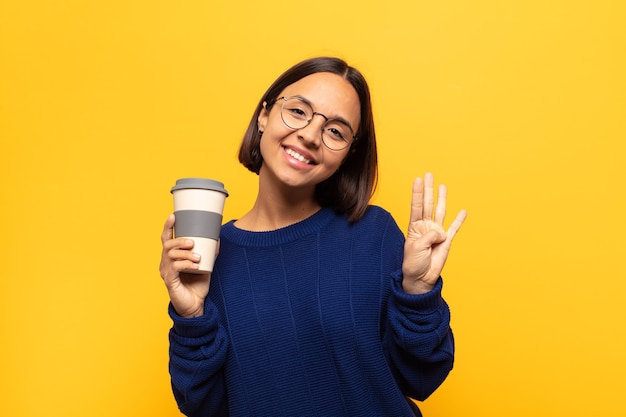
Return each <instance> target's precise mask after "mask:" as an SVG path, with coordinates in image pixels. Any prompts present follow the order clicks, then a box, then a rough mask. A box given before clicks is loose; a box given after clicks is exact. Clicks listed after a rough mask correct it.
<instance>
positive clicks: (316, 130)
mask: <svg viewBox="0 0 626 417" xmlns="http://www.w3.org/2000/svg"><path fill="white" fill-rule="evenodd" d="M315 116H321V117H318V118H317V119H316V118H315ZM327 120H328V118H327V117H326V116H324V115H323V114H321V113H313V116H312V117H311V121H310V122H309V124H308V125H306V126H304V127H303V128H301V129H299V130H298V137H299V138H300V139H301V140H302V141H304V142H306V143H307V144H311V145H315V146H320V145H321V144H322V130H323V128H324V125H325V124H326V121H327Z"/></svg>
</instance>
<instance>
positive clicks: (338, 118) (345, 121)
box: [291, 94, 354, 135]
mask: <svg viewBox="0 0 626 417" xmlns="http://www.w3.org/2000/svg"><path fill="white" fill-rule="evenodd" d="M291 97H295V98H297V99H300V100H302V101H304V102H305V103H306V104H308V105H309V106H311V108H313V103H311V102H310V101H309V100H308V99H307V98H306V97H302V96H300V95H297V94H296V95H295V96H291ZM313 111H314V112H315V110H313ZM316 113H317V112H316ZM317 114H322V115H323V116H324V117H326V118H327V119H328V120H334V121H337V122H339V123H341V124H344V125H346V126H348V127H349V128H350V130H352V134H353V135H354V129H353V128H352V125H350V122H348V121H347V120H346V119H344V118H343V117H341V116H338V117H328V116H326V115H325V114H324V113H317Z"/></svg>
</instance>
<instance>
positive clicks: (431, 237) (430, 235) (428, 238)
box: [420, 230, 446, 247]
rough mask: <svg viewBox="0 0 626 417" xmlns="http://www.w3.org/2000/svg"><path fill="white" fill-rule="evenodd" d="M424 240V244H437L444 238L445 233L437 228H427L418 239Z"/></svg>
mask: <svg viewBox="0 0 626 417" xmlns="http://www.w3.org/2000/svg"><path fill="white" fill-rule="evenodd" d="M420 240H422V241H423V242H424V244H425V246H428V247H430V246H433V245H437V244H439V243H441V242H443V241H445V240H446V234H445V233H442V232H440V231H438V230H429V231H428V232H426V233H425V234H424V235H423V236H422V238H421V239H420Z"/></svg>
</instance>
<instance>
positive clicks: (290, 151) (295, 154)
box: [284, 148, 317, 165]
mask: <svg viewBox="0 0 626 417" xmlns="http://www.w3.org/2000/svg"><path fill="white" fill-rule="evenodd" d="M284 149H285V153H286V154H287V155H289V156H291V157H292V158H293V159H297V160H298V161H300V162H304V163H305V164H309V165H316V164H317V163H316V162H315V161H314V160H312V159H310V158H307V157H306V156H304V155H302V154H300V153H298V152H296V151H295V150H293V149H292V148H284Z"/></svg>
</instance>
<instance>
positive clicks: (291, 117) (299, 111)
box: [274, 97, 356, 151]
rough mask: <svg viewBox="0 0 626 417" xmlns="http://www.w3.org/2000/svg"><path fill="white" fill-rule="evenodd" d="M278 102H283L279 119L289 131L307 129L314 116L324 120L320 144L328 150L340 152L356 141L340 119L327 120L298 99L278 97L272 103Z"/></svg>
mask: <svg viewBox="0 0 626 417" xmlns="http://www.w3.org/2000/svg"><path fill="white" fill-rule="evenodd" d="M279 100H283V103H282V106H281V107H280V117H281V118H282V119H283V123H285V126H287V127H289V128H291V129H302V128H305V127H307V126H308V125H309V124H310V123H311V122H312V121H313V116H315V115H316V114H317V115H320V116H322V117H323V118H324V119H326V121H325V122H324V124H323V125H322V142H323V143H324V145H326V147H327V148H328V149H330V150H333V151H340V150H342V149H345V148H347V147H348V146H350V145H351V144H352V143H353V142H354V141H356V136H355V135H354V131H353V130H352V128H351V127H350V124H349V123H348V122H347V121H346V120H344V119H340V118H337V119H329V118H328V117H326V116H325V115H323V114H322V113H318V112H316V111H313V108H312V107H311V105H310V104H309V103H308V102H307V101H306V100H304V99H302V98H300V97H279V98H277V99H276V100H275V101H274V103H276V102H278V101H279Z"/></svg>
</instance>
